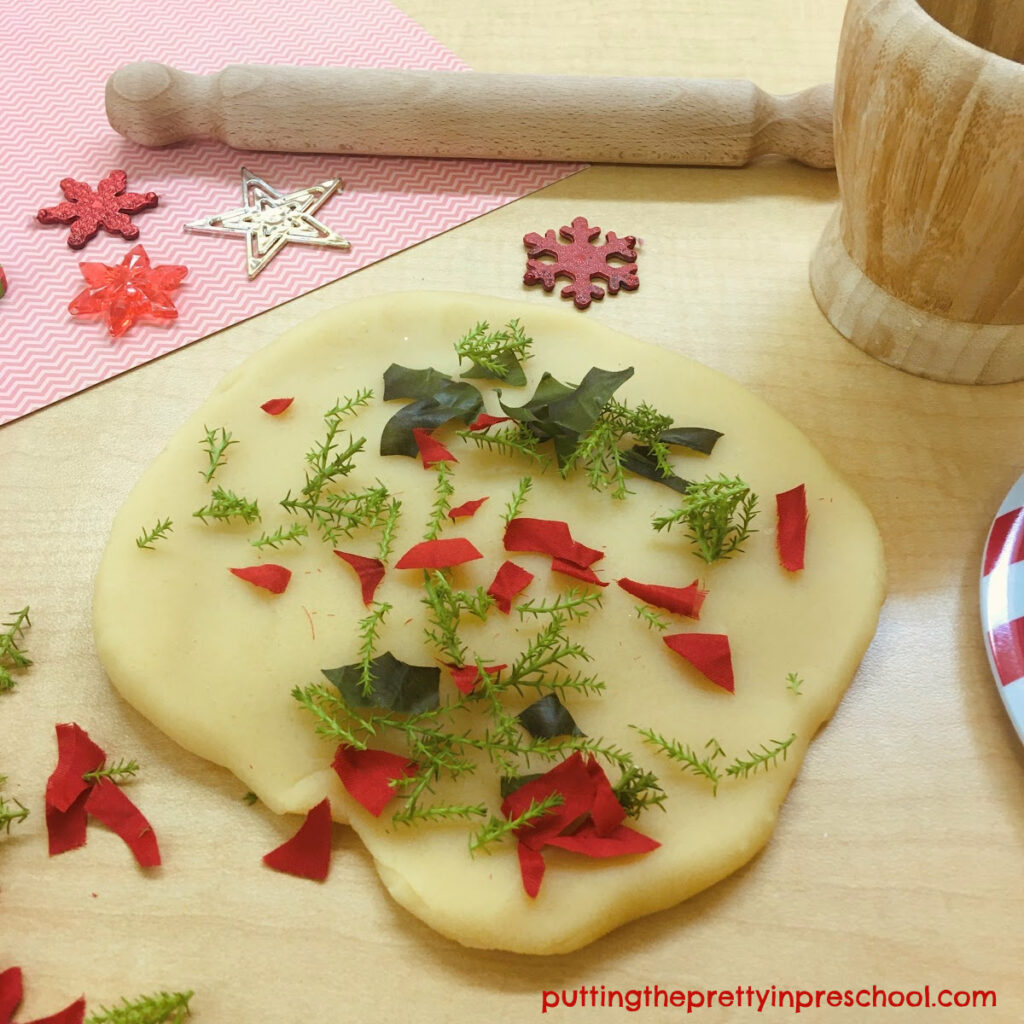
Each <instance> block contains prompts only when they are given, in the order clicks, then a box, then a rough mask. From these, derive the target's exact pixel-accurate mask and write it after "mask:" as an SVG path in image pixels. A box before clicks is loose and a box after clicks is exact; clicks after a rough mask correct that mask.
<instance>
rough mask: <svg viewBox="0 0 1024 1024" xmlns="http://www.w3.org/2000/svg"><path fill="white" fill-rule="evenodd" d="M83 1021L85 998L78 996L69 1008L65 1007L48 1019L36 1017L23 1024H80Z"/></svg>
mask: <svg viewBox="0 0 1024 1024" xmlns="http://www.w3.org/2000/svg"><path fill="white" fill-rule="evenodd" d="M84 1020H85V996H80V997H79V998H78V999H76V1000H75V1001H74V1002H73V1003H72V1004H71V1005H70V1006H65V1007H64V1009H63V1010H58V1011H57V1013H51V1014H50V1016H49V1017H37V1018H36V1019H35V1020H28V1021H25V1024H82V1021H84Z"/></svg>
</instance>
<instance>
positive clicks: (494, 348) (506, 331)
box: [455, 319, 533, 383]
mask: <svg viewBox="0 0 1024 1024" xmlns="http://www.w3.org/2000/svg"><path fill="white" fill-rule="evenodd" d="M532 344H533V339H532V338H529V337H527V336H526V332H525V331H524V330H523V328H522V325H521V324H520V323H519V320H518V319H515V320H509V322H508V323H507V324H505V326H504V327H503V328H498V330H495V331H492V330H491V329H490V324H489V323H488V322H487V321H486V320H483V321H481V322H479V323H477V324H476V325H475V326H474V327H473V329H472V330H470V331H467V332H466V334H464V335H463V336H462V337H461V338H460V339H459V340H458V341H457V342H456V343H455V351H456V353H457V354H458V357H459V362H460V363H461V362H462V361H463V360H465V359H468V360H469V361H470V362H472V363H474V364H475V367H477V368H479V369H480V370H483V371H486V372H487V373H488V374H490V376H492V377H496V378H497V379H499V380H509V383H525V379H526V378H525V376H523V374H522V367H521V366H520V363H523V362H525V361H526V360H527V359H529V358H530V347H531V346H532ZM517 371H518V372H517ZM513 377H514V379H513ZM520 378H521V380H520Z"/></svg>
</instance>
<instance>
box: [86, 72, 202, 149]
mask: <svg viewBox="0 0 1024 1024" xmlns="http://www.w3.org/2000/svg"><path fill="white" fill-rule="evenodd" d="M215 83H216V79H215V78H214V77H210V76H204V75H192V74H189V73H188V72H186V71H179V70H178V69H177V68H172V67H168V66H167V65H166V64H159V63H157V62H156V61H139V62H137V63H135V64H127V65H125V66H124V67H122V68H119V69H118V70H117V71H115V72H114V73H113V74H112V75H111V76H110V78H109V79H107V88H106V108H107V119H108V120H109V121H110V124H111V126H112V127H113V128H114V129H115V130H116V131H118V132H120V133H121V134H122V135H124V136H125V137H126V138H128V139H131V140H132V142H138V143H140V144H141V145H143V146H169V145H171V144H172V143H175V142H183V141H185V140H187V139H194V138H201V137H213V138H218V137H220V132H221V125H220V123H219V122H220V119H219V117H218V116H217V94H216V92H217V91H216V84H215Z"/></svg>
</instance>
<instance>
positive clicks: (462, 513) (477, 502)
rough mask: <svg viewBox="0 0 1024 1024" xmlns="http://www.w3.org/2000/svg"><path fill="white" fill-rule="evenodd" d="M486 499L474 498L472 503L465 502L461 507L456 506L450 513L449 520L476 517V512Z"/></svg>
mask: <svg viewBox="0 0 1024 1024" xmlns="http://www.w3.org/2000/svg"><path fill="white" fill-rule="evenodd" d="M486 500H487V499H486V498H474V499H473V500H472V501H464V502H463V503H462V504H461V505H456V506H455V508H453V509H452V510H451V511H450V512H449V513H448V518H449V519H451V520H453V521H454V520H456V519H466V518H468V517H469V516H472V515H476V510H477V509H478V508H479V507H480V506H481V505H482V504H483V503H484V502H485V501H486Z"/></svg>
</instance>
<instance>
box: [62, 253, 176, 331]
mask: <svg viewBox="0 0 1024 1024" xmlns="http://www.w3.org/2000/svg"><path fill="white" fill-rule="evenodd" d="M78 267H79V269H80V270H81V271H82V276H83V277H84V278H85V280H86V285H87V287H86V288H84V289H83V290H82V291H81V292H79V293H78V294H77V295H76V296H75V297H74V298H73V299H72V300H71V302H70V303H69V305H68V312H69V313H71V314H72V316H92V315H95V314H97V313H99V314H102V315H103V319H104V321H105V322H106V325H107V330H108V331H110V336H111V337H112V338H119V337H120V336H121V335H122V334H124V332H125V331H127V330H128V328H129V327H131V326H132V324H134V323H135V321H136V320H140V319H142V318H143V317H149V318H150V319H153V320H173V319H174V318H175V317H176V316H177V315H178V311H177V310H176V309H175V308H174V303H173V302H171V298H170V293H171V292H173V291H174V290H175V289H176V288H177V287H178V286H179V285H180V284H181V282H182V280H183V279H184V277H185V275H186V274H187V273H188V267H181V266H175V265H172V264H169V265H167V266H164V267H151V266H150V265H149V257H148V256H147V255H146V250H145V249H143V248H142V246H141V245H136V246H133V247H132V248H131V249H129V251H128V254H127V255H126V256H125V258H124V259H123V260H121V262H120V263H118V264H116V265H115V266H113V267H108V266H107V265H106V264H104V263H79V264H78Z"/></svg>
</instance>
